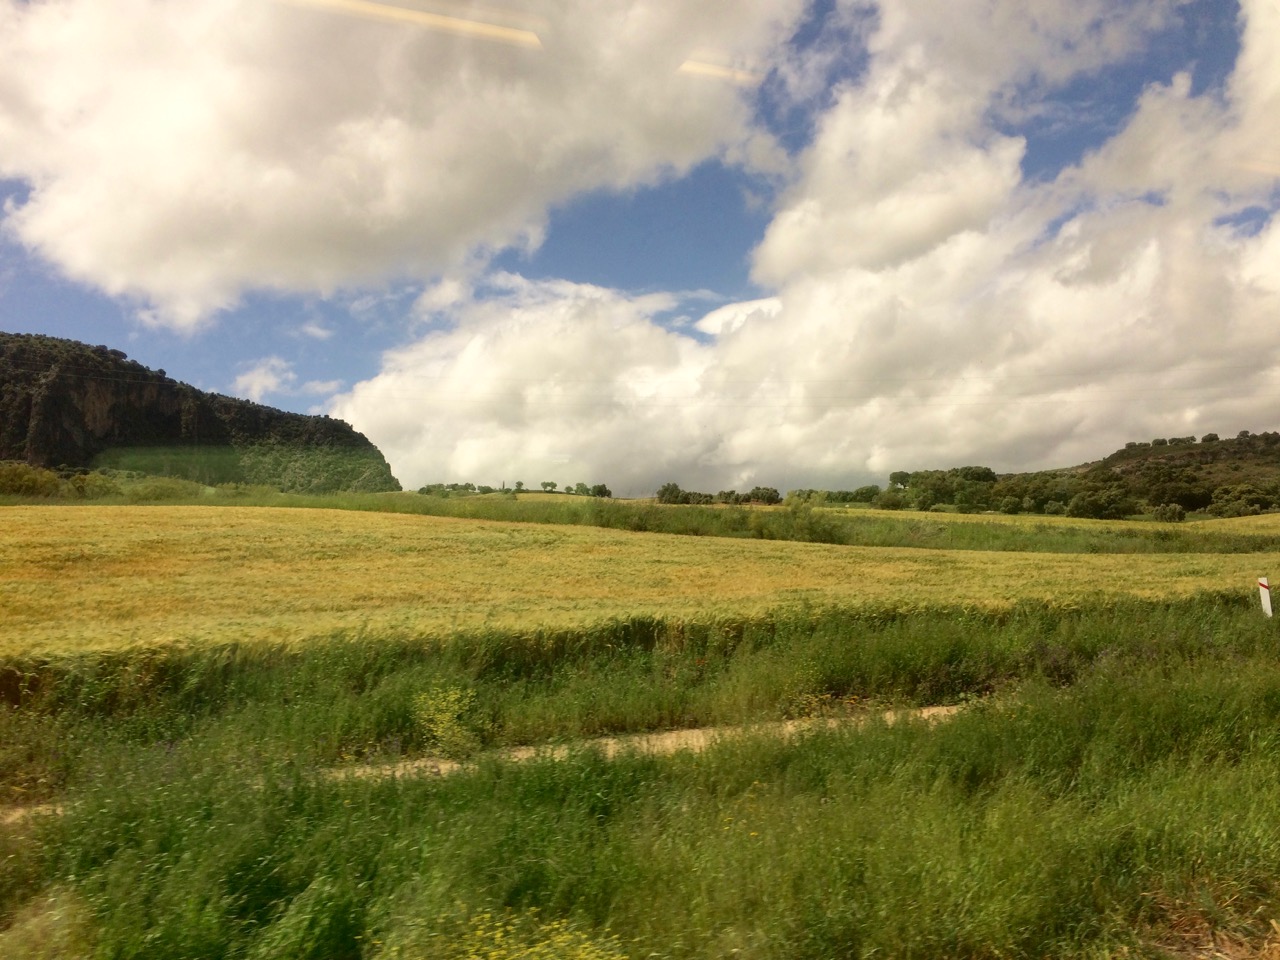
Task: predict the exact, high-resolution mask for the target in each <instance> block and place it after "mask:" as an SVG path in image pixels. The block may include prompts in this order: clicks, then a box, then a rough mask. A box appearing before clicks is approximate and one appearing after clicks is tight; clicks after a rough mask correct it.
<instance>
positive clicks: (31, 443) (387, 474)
mask: <svg viewBox="0 0 1280 960" xmlns="http://www.w3.org/2000/svg"><path fill="white" fill-rule="evenodd" d="M0 460H24V461H26V462H27V463H30V464H32V465H34V466H41V467H59V466H68V467H90V466H114V467H121V468H129V469H139V470H144V471H146V472H149V473H166V474H170V475H175V476H185V477H189V478H190V479H193V480H199V481H201V482H204V483H225V482H248V483H264V484H270V485H272V486H278V487H281V488H282V489H286V490H297V491H310V492H326V491H331V490H361V491H383V490H399V489H400V484H399V483H398V482H397V481H396V479H395V477H393V476H392V475H391V469H390V467H389V466H388V465H387V462H386V460H385V459H384V458H383V456H382V454H381V452H379V450H378V448H377V447H375V446H374V445H373V444H372V443H370V442H369V440H368V439H367V438H366V437H365V436H364V435H363V434H361V433H357V432H356V431H355V430H354V429H352V428H351V426H350V425H349V424H347V423H344V422H343V421H341V420H333V419H330V418H329V417H309V416H304V415H302V414H297V413H286V412H285V411H283V410H276V409H274V408H272V407H266V406H263V405H261V404H257V403H251V402H249V401H247V400H238V399H236V398H234V397H225V396H222V395H220V394H210V393H205V392H203V391H201V390H197V389H196V388H195V387H192V386H189V385H187V384H185V383H178V382H176V381H174V380H170V379H169V378H168V377H167V376H165V373H164V371H163V370H149V369H148V368H146V367H144V366H142V364H140V363H138V362H136V361H133V360H129V359H128V358H127V357H126V356H125V355H124V354H123V353H121V352H120V351H119V350H111V349H108V348H107V347H103V346H98V347H91V346H88V345H86V344H83V343H78V342H76V341H74V340H61V339H57V338H55V337H44V336H39V335H35V334H11V333H3V332H0Z"/></svg>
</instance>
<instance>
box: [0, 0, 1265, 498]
mask: <svg viewBox="0 0 1280 960" xmlns="http://www.w3.org/2000/svg"><path fill="white" fill-rule="evenodd" d="M1277 50H1280V0H1241V2H1240V3H1238V4H1237V3H1235V2H1229V0H1145V2H1132V0H1118V2H1113V0H949V2H947V3H945V4H940V3H936V2H933V0H880V2H874V0H634V2H622V0H618V2H616V3H615V2H609V3H601V2H600V0H542V2H536V0H485V2H483V3H466V2H446V0H395V3H394V4H393V3H390V2H381V0H112V2H111V3H102V2H101V0H0V330H6V331H9V332H23V333H43V334H49V335H53V336H60V337H70V338H74V339H77V340H82V341H85V342H88V343H91V344H98V343H105V344H108V345H110V346H112V347H116V348H119V349H122V350H124V351H126V352H127V353H128V354H129V355H130V356H131V357H133V358H134V359H137V360H139V361H140V362H142V363H144V364H146V365H148V366H150V367H153V368H163V369H165V370H166V371H167V373H168V374H169V375H170V376H171V377H174V378H176V379H179V380H183V381H186V382H188V383H192V384H194V385H196V386H198V387H200V388H202V389H205V390H212V391H217V392H220V393H227V394H231V395H235V396H241V397H245V398H249V399H253V400H257V401H259V402H262V403H267V404H270V405H272V406H277V407H281V408H284V409H288V410H295V411H299V412H304V413H329V414H331V415H333V416H336V417H340V418H342V419H344V420H346V421H348V422H349V423H351V424H352V425H353V426H354V427H355V428H356V429H357V430H360V431H361V432H362V433H364V434H365V435H366V436H368V437H369V439H370V440H372V441H373V442H374V443H376V444H377V445H378V447H379V448H380V449H381V450H382V452H383V453H384V454H385V455H386V457H387V459H388V461H389V462H390V464H391V467H392V470H393V472H394V473H395V474H396V476H397V477H398V478H399V479H400V481H401V482H402V483H403V484H404V485H405V486H406V487H408V488H416V487H418V486H421V485H423V484H426V483H431V482H454V481H472V482H475V483H488V484H493V485H495V486H496V485H498V484H500V483H505V484H506V485H508V486H511V485H512V484H513V483H514V482H515V481H517V480H520V481H523V482H524V483H525V484H526V485H527V486H536V485H537V484H539V483H541V482H543V481H553V482H557V483H559V484H561V485H564V484H566V483H576V482H579V481H582V482H586V483H588V484H595V483H606V484H608V485H609V486H610V487H611V489H612V490H613V492H614V493H615V494H616V495H621V496H645V495H650V494H652V492H653V491H654V490H655V489H656V488H657V487H658V486H659V485H660V484H662V483H664V482H667V481H675V482H678V483H679V484H681V486H683V487H685V488H686V489H698V490H706V491H710V492H715V491H718V490H727V489H736V490H746V489H749V488H751V487H753V486H756V485H765V486H774V487H777V488H779V489H781V490H786V489H789V488H795V487H821V488H828V489H850V488H852V487H856V486H860V485H863V484H866V483H880V484H884V483H885V482H886V480H887V477H888V474H889V472H891V471H896V470H918V469H929V468H945V467H950V466H958V465H964V464H982V465H986V466H991V467H993V468H995V469H996V470H998V471H1001V472H1004V471H1015V470H1030V469H1041V468H1050V467H1058V466H1069V465H1072V464H1076V463H1080V462H1084V461H1089V460H1094V459H1098V458H1100V457H1102V456H1105V455H1106V454H1107V453H1109V452H1111V451H1112V450H1114V449H1116V448H1118V447H1121V446H1123V445H1124V443H1125V442H1127V441H1131V440H1146V439H1151V438H1153V437H1167V436H1187V435H1197V436H1198V435H1201V434H1203V433H1206V432H1210V431H1212V432H1216V433H1219V434H1222V435H1224V436H1228V435H1234V434H1235V433H1237V432H1238V431H1240V430H1245V429H1247V430H1253V431H1262V430H1273V429H1280V226H1278V225H1277V221H1278V219H1280V218H1277V217H1276V212H1277V210H1278V209H1280V122H1277V120H1276V118H1277V117H1280V57H1277V56H1276V51H1277Z"/></svg>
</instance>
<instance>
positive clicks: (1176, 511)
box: [1151, 503, 1187, 523]
mask: <svg viewBox="0 0 1280 960" xmlns="http://www.w3.org/2000/svg"><path fill="white" fill-rule="evenodd" d="M1151 516H1152V517H1154V518H1155V519H1156V520H1158V521H1160V522H1161V523H1181V522H1182V521H1183V520H1185V519H1187V511H1186V510H1185V509H1184V508H1183V506H1182V504H1180V503H1162V504H1160V506H1158V507H1156V508H1155V509H1154V510H1152V511H1151Z"/></svg>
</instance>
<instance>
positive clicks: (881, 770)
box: [0, 657, 1280, 958]
mask: <svg viewBox="0 0 1280 960" xmlns="http://www.w3.org/2000/svg"><path fill="white" fill-rule="evenodd" d="M1277 731H1280V667H1277V665H1276V664H1275V663H1274V662H1273V661H1268V660H1266V659H1263V658H1259V657H1250V658H1247V659H1242V660H1240V661H1239V662H1216V663H1211V664H1203V663H1194V662H1193V663H1187V662H1184V661H1181V660H1180V659H1178V658H1168V659H1167V660H1166V661H1165V662H1163V663H1153V664H1151V665H1149V666H1147V667H1145V668H1142V669H1134V668H1133V667H1132V664H1126V665H1123V666H1121V665H1119V664H1115V665H1113V666H1100V667H1099V668H1098V669H1096V670H1094V671H1092V672H1091V673H1090V675H1089V676H1088V677H1084V678H1082V679H1080V681H1079V682H1078V683H1077V684H1075V685H1073V686H1072V687H1069V688H1060V687H1057V686H1054V685H1052V684H1049V683H1047V682H1044V681H1036V682H1032V683H1029V684H1027V685H1024V686H1023V688H1022V689H1021V690H1020V691H1019V695H1018V697H1017V699H1016V701H1014V702H1013V705H1012V706H1010V705H1007V704H1006V705H1005V706H1001V705H998V704H993V705H992V706H990V707H987V708H978V709H974V710H971V711H969V712H967V713H964V714H961V715H960V716H958V717H956V718H955V719H953V720H951V721H950V722H948V723H945V724H941V725H937V726H934V727H927V726H925V725H923V724H906V725H895V726H893V727H884V726H872V727H871V728H868V729H863V730H859V731H843V732H826V733H817V734H813V735H811V736H808V737H806V738H804V739H803V740H801V741H800V742H798V743H791V744H786V743H780V742H776V741H772V740H768V739H755V740H752V739H747V740H744V741H734V742H729V743H725V744H722V745H720V746H718V747H715V748H713V749H712V750H710V751H709V752H708V753H705V754H702V755H699V756H694V755H676V756H672V757H666V758H661V757H646V756H634V755H633V756H628V757H622V758H618V759H614V760H605V759H604V758H603V757H601V756H600V755H599V754H596V753H593V752H591V751H584V752H580V753H578V754H575V755H573V756H571V757H570V758H568V759H565V760H560V761H554V760H545V761H532V762H529V763H526V764H522V765H519V766H512V765H509V764H503V763H498V762H490V763H485V764H482V765H481V766H480V767H479V768H478V769H476V770H474V771H472V772H464V773H461V774H458V775H455V776H453V777H449V778H445V779H416V780H413V779H410V780H386V781H343V782H335V781H331V780H327V779H325V778H322V777H319V776H316V775H315V774H314V772H313V771H311V770H310V769H308V767H307V765H305V764H299V763H298V762H297V761H296V760H294V759H292V758H289V757H287V756H284V755H281V754H279V753H275V752H273V751H271V750H270V749H265V748H264V747H263V745H262V744H260V743H259V742H256V741H254V740H253V739H252V738H245V739H243V740H241V741H239V743H238V745H236V746H233V745H232V744H231V743H229V742H226V741H221V740H206V739H203V738H201V737H194V738H192V739H190V740H188V741H184V742H181V743H178V744H176V745H157V746H153V747H139V746H136V745H126V744H118V745H116V746H114V747H111V746H103V747H102V748H100V749H99V750H98V751H97V752H96V753H95V755H94V757H93V758H92V760H91V761H87V762H86V763H85V765H84V766H83V768H82V769H81V771H80V772H79V774H78V777H77V782H76V784H75V786H74V788H73V791H72V793H71V796H70V799H71V801H72V805H71V806H70V807H69V810H68V813H67V814H66V815H65V816H63V817H62V818H59V819H53V820H50V821H48V822H47V823H46V824H45V825H44V826H43V827H42V828H41V839H42V841H43V843H44V845H45V849H46V850H47V851H48V853H47V854H46V855H45V856H44V857H42V858H41V860H40V864H39V870H40V874H41V877H42V879H43V882H45V883H46V884H48V885H49V886H50V887H51V888H54V889H57V890H63V891H67V892H66V894H65V897H66V898H68V899H70V900H72V901H73V902H75V903H76V904H78V905H79V907H80V909H82V910H84V911H85V912H86V914H87V915H88V917H89V918H91V919H90V921H88V924H87V930H86V932H85V933H84V937H85V939H86V941H88V942H89V943H90V944H91V945H92V947H93V949H94V950H95V951H96V954H95V955H97V956H110V957H126V956H148V957H266V956H275V957H325V958H341V957H371V958H380V957H436V956H445V957H449V956H464V955H467V954H465V953H464V952H462V950H461V948H460V947H459V946H458V944H464V945H468V947H469V948H473V947H476V946H477V943H476V942H475V941H476V936H475V935H474V931H475V929H476V926H475V924H474V923H473V922H472V921H470V920H469V918H475V917H480V916H483V915H485V914H488V915H489V916H498V917H502V918H509V919H510V921H511V924H512V927H511V929H512V931H513V932H512V936H513V937H515V938H516V939H517V940H518V941H520V942H523V943H524V944H525V945H527V946H531V947H535V946H536V945H538V944H539V943H543V942H545V941H546V940H547V939H548V938H549V937H550V936H551V935H552V934H551V933H549V932H548V931H553V930H558V931H560V934H561V935H564V931H566V930H568V931H572V933H573V936H572V939H573V942H574V943H575V944H576V945H577V946H576V947H575V949H579V950H581V951H583V955H584V956H590V955H593V954H591V953H590V952H589V951H590V950H592V949H594V950H596V954H595V955H599V954H600V953H609V952H611V953H613V955H619V954H620V955H624V956H631V957H672V958H686V957H687V958H693V957H723V956H727V955H730V954H732V953H733V952H734V951H738V953H737V954H736V955H738V956H747V957H755V958H775V957H776V958H831V957H862V956H876V955H886V956H895V957H922V958H923V957H938V956H947V957H994V956H1006V957H1046V956H1062V957H1074V956H1081V955H1086V954H1091V953H1092V954H1096V955H1102V954H1103V952H1105V951H1113V950H1118V949H1119V948H1121V947H1129V948H1131V949H1135V950H1144V949H1145V950H1147V951H1148V953H1147V955H1154V950H1153V947H1152V945H1153V944H1155V943H1158V942H1161V941H1162V940H1166V941H1167V940H1168V939H1169V938H1170V937H1172V936H1173V931H1174V930H1185V929H1187V927H1188V925H1189V924H1201V925H1203V926H1204V927H1205V929H1209V928H1215V929H1226V930H1232V931H1235V932H1236V933H1239V934H1242V935H1250V936H1254V937H1257V938H1259V939H1260V938H1261V937H1263V936H1265V933H1266V926H1267V925H1266V921H1267V919H1268V918H1271V917H1274V916H1276V912H1275V911H1276V909H1277V906H1280V902H1278V900H1277V896H1276V894H1277V889H1276V864H1277V862H1280V826H1277V824H1276V821H1275V818H1274V815H1273V811H1274V810H1275V809H1276V804H1277V803H1280V759H1278V758H1280V749H1278V748H1280V734H1278V733H1277ZM468 931H471V934H468ZM469 935H470V936H471V938H472V939H471V942H470V943H468V939H467V938H468V936H469ZM3 936H4V935H3V934H0V937H3ZM481 939H483V937H481ZM4 943H5V941H4V940H3V939H0V946H3V945H4ZM450 951H457V952H450ZM477 955H481V956H483V955H484V954H482V953H478V954H477ZM513 955H517V956H518V955H520V954H519V953H515V954H513Z"/></svg>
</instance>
